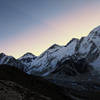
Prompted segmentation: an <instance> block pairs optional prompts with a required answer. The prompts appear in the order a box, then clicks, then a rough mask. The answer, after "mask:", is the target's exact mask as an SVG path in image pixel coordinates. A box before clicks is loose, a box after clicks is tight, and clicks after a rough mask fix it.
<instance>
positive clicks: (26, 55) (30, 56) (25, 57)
mask: <svg viewBox="0 0 100 100" xmlns="http://www.w3.org/2000/svg"><path fill="white" fill-rule="evenodd" d="M27 58H31V59H35V58H36V56H35V55H33V54H32V53H30V52H27V53H26V54H24V55H23V56H22V57H20V58H18V60H21V59H27Z"/></svg>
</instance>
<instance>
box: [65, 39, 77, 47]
mask: <svg viewBox="0 0 100 100" xmlns="http://www.w3.org/2000/svg"><path fill="white" fill-rule="evenodd" d="M75 41H76V42H78V41H79V39H77V38H72V40H71V41H69V42H68V43H67V44H66V45H65V47H67V46H68V45H69V44H70V43H72V42H75Z"/></svg>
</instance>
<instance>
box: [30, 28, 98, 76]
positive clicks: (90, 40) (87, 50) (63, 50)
mask: <svg viewBox="0 0 100 100" xmlns="http://www.w3.org/2000/svg"><path fill="white" fill-rule="evenodd" d="M73 55H76V56H77V59H82V58H85V59H86V60H87V61H88V63H90V64H91V65H92V66H93V67H94V69H95V70H99V71H100V67H99V65H100V56H99V55H100V26H98V27H97V28H95V29H94V30H92V31H91V32H90V33H89V35H88V36H87V37H82V38H81V39H80V40H78V39H75V38H74V39H72V40H71V41H70V42H69V43H68V44H67V45H65V46H59V45H56V44H55V45H53V46H51V47H50V48H49V49H47V50H46V51H45V52H44V53H42V54H41V55H40V56H38V57H37V58H36V59H35V60H34V61H33V63H32V66H31V68H30V70H29V72H28V73H31V74H34V73H35V72H36V73H37V72H39V74H40V75H42V76H46V75H48V74H49V73H51V72H53V71H55V70H56V68H57V63H58V62H60V61H61V60H62V59H65V58H67V59H70V57H71V56H73Z"/></svg>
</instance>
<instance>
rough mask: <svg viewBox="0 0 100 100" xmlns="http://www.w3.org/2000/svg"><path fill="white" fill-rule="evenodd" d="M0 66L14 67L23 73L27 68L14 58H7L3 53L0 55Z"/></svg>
mask: <svg viewBox="0 0 100 100" xmlns="http://www.w3.org/2000/svg"><path fill="white" fill-rule="evenodd" d="M1 64H6V65H11V66H15V67H17V68H19V69H21V70H23V71H25V72H26V71H27V66H25V65H24V64H22V63H21V62H20V61H18V60H16V59H15V58H14V57H12V56H7V55H5V54H4V53H1V54H0V65H1Z"/></svg>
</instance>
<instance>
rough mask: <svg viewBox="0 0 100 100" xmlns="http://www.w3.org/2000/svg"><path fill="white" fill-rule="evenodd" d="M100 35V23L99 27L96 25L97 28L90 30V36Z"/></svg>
mask: <svg viewBox="0 0 100 100" xmlns="http://www.w3.org/2000/svg"><path fill="white" fill-rule="evenodd" d="M91 35H92V36H100V25H99V26H98V27H96V28H94V29H93V30H92V31H91V32H90V34H89V36H91Z"/></svg>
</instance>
